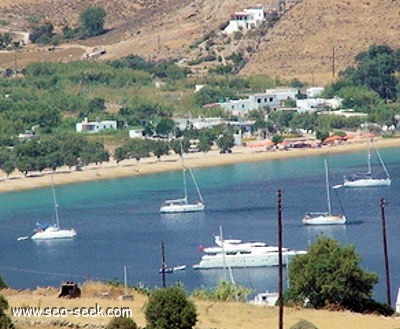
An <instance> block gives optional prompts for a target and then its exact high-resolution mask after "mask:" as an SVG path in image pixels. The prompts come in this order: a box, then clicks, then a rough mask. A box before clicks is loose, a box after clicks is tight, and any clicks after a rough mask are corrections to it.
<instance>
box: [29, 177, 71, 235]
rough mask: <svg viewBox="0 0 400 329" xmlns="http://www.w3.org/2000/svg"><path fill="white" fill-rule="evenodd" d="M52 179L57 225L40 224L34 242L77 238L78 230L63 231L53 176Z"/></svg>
mask: <svg viewBox="0 0 400 329" xmlns="http://www.w3.org/2000/svg"><path fill="white" fill-rule="evenodd" d="M51 179H52V181H51V182H52V192H53V202H54V211H55V219H56V223H55V224H40V223H37V229H36V232H35V234H33V235H32V236H31V239H32V240H55V239H73V238H75V237H76V235H77V233H76V230H75V229H73V228H71V229H61V228H60V217H59V214H58V203H57V198H56V191H55V187H54V180H53V176H52V177H51Z"/></svg>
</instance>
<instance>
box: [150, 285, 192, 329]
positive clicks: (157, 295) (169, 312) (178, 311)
mask: <svg viewBox="0 0 400 329" xmlns="http://www.w3.org/2000/svg"><path fill="white" fill-rule="evenodd" d="M145 317H146V321H147V328H148V329H171V328H174V329H191V328H193V327H194V325H195V324H196V322H197V314H196V307H195V305H194V303H193V302H192V301H190V300H189V299H188V298H187V296H186V292H185V290H184V288H183V287H181V286H178V285H175V286H172V287H168V288H163V289H156V290H154V291H153V292H152V293H151V295H150V297H149V301H148V303H147V307H146V309H145Z"/></svg>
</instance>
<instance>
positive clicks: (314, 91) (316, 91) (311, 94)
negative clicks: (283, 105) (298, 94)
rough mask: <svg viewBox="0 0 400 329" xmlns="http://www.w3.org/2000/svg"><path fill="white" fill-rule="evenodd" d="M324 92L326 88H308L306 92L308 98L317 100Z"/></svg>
mask: <svg viewBox="0 0 400 329" xmlns="http://www.w3.org/2000/svg"><path fill="white" fill-rule="evenodd" d="M324 90H325V88H324V87H311V88H307V90H306V94H307V98H316V97H318V96H321V94H322V93H323V92H324Z"/></svg>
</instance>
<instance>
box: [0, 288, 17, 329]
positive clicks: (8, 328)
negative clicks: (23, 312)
mask: <svg viewBox="0 0 400 329" xmlns="http://www.w3.org/2000/svg"><path fill="white" fill-rule="evenodd" d="M8 307H9V305H8V301H7V299H6V298H5V297H4V296H3V295H0V329H12V328H14V324H13V323H12V321H11V319H10V318H9V317H8V315H7V314H6V313H5V311H6V310H7V309H8Z"/></svg>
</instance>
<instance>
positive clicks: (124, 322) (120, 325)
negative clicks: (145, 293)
mask: <svg viewBox="0 0 400 329" xmlns="http://www.w3.org/2000/svg"><path fill="white" fill-rule="evenodd" d="M106 329H137V325H136V323H135V321H133V319H131V318H127V317H123V316H121V317H115V318H112V320H111V321H110V322H109V323H108V324H107V327H106Z"/></svg>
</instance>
